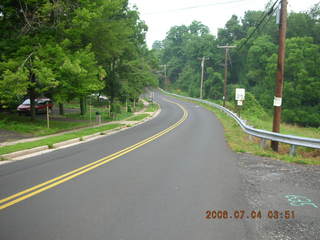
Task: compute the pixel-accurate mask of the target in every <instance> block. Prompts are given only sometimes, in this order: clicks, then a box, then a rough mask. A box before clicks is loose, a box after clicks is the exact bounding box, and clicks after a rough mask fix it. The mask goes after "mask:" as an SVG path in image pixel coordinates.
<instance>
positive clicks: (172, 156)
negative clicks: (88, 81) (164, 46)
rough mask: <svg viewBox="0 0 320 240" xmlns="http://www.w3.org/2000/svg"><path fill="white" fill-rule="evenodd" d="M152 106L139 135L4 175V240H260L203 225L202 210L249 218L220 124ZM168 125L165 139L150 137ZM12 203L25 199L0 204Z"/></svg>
mask: <svg viewBox="0 0 320 240" xmlns="http://www.w3.org/2000/svg"><path fill="white" fill-rule="evenodd" d="M165 99H170V100H171V101H174V102H179V103H180V104H181V106H182V107H183V108H184V109H185V110H186V111H187V112H188V116H187V118H186V120H185V121H183V122H182V121H181V122H180V123H181V124H180V125H174V124H175V123H176V122H178V121H179V120H181V118H182V120H183V116H184V112H183V110H182V108H181V107H180V106H178V105H176V104H174V103H172V102H168V101H165ZM156 101H157V102H159V103H160V105H161V108H162V111H161V113H160V115H159V116H158V117H157V118H155V119H153V120H151V121H149V122H147V123H145V124H143V125H139V126H136V127H134V128H131V129H129V130H127V131H123V132H119V133H117V134H115V135H111V136H107V137H105V138H102V139H98V140H95V141H91V142H88V143H84V144H80V145H77V146H73V147H70V148H67V149H61V150H57V151H54V152H51V153H49V154H46V155H42V156H38V157H33V158H29V159H25V160H23V161H20V162H15V163H11V164H7V165H3V166H1V168H0V209H1V207H2V208H3V209H2V210H0V239H1V240H2V239H4V240H7V239H8V240H9V239H10V240H18V239H23V240H28V239H30V240H31V239H32V240H35V239H41V240H42V239H46V240H62V239H68V240H73V239H77V240H81V239H83V240H89V239H90V240H95V239H99V240H100V239H110V240H151V239H152V240H158V239H159V240H165V239H168V240H171V239H190V240H194V239H201V240H202V239H203V240H206V239H217V240H220V239H227V240H231V239H237V240H242V239H261V238H260V237H259V236H257V233H259V231H257V225H256V223H255V221H256V220H252V219H247V218H246V217H244V218H243V219H241V220H240V219H234V218H232V219H231V218H228V219H225V220H221V219H219V220H218V219H216V220H212V219H211V220H208V219H206V218H205V217H206V211H207V210H217V211H218V210H228V211H229V216H230V217H232V216H233V217H234V215H233V213H234V212H233V211H234V210H245V211H246V214H247V213H249V212H251V211H252V210H254V209H252V206H253V205H252V204H251V203H250V201H252V199H250V198H249V197H248V192H247V190H246V188H244V182H245V183H246V184H247V179H245V178H244V177H243V172H241V171H239V164H238V156H237V155H236V154H235V153H233V152H232V151H231V150H230V149H229V148H228V146H227V144H226V142H225V140H224V134H223V128H222V126H221V125H220V123H219V122H218V120H217V119H216V118H215V117H214V115H213V114H212V113H211V112H208V111H207V110H204V109H203V108H201V107H198V106H196V105H194V104H192V103H183V102H180V101H178V100H176V99H173V98H170V97H164V96H163V95H160V94H157V95H156ZM172 125H174V127H175V128H174V129H173V128H172V130H171V131H170V132H168V133H166V134H163V135H161V136H160V135H155V134H157V133H159V132H161V131H163V130H164V129H167V128H168V127H170V126H172ZM150 136H155V137H154V138H152V139H150V142H148V143H146V142H142V144H141V147H139V148H137V149H134V150H132V149H131V148H129V150H128V153H127V154H125V155H122V156H120V157H118V158H116V159H114V160H113V161H110V158H108V159H109V160H108V159H106V161H107V163H105V164H101V166H99V167H96V168H94V169H92V170H90V171H89V170H88V171H87V172H85V173H83V174H79V176H75V177H74V178H72V177H71V178H70V179H69V180H68V176H74V175H75V173H72V174H73V175H68V176H65V177H63V178H61V179H55V180H54V181H52V182H50V183H46V184H45V185H44V186H39V188H37V189H31V190H30V192H28V193H27V192H25V193H21V191H23V190H25V189H30V187H32V186H35V185H37V184H40V183H43V182H46V181H48V180H49V181H50V179H53V178H55V177H57V176H61V175H63V174H66V173H67V174H68V173H69V172H70V171H72V170H74V169H78V168H81V167H82V166H84V165H86V164H90V163H92V164H93V165H91V166H96V165H95V164H96V163H94V162H95V161H97V160H99V159H101V158H103V157H105V156H109V155H110V154H113V153H115V152H118V151H120V150H122V149H124V148H127V147H130V146H132V145H134V144H135V143H137V142H139V141H143V140H144V139H147V138H149V137H150ZM151 140H152V141H151ZM139 146H140V145H139ZM137 147H138V146H137ZM130 150H132V151H130ZM111 160H112V158H111ZM86 169H89V167H87V168H86ZM80 171H81V170H78V172H76V173H81V172H80ZM60 182H61V184H60ZM55 183H56V186H53V187H52V188H51V187H48V186H50V184H53V185H54V184H55ZM251 184H253V183H251ZM46 187H47V188H48V189H46ZM39 189H40V190H41V189H42V190H43V191H42V190H41V191H39V193H37V192H36V191H37V190H39ZM44 190H45V191H44ZM15 193H21V195H20V196H16V197H13V198H12V199H9V200H7V201H6V202H1V199H3V198H6V197H8V196H12V195H13V194H15ZM30 193H31V194H34V195H33V196H30V197H28V194H30ZM24 198H25V199H24ZM17 199H18V200H19V201H17V202H16V203H15V200H17ZM20 200H21V201H20ZM7 203H10V204H9V205H10V206H8V207H3V206H6V205H5V204H7ZM245 216H247V215H245ZM263 217H266V216H263ZM259 234H260V233H259ZM264 239H265V238H264ZM279 239H280V238H279ZM290 239H291V238H290Z"/></svg>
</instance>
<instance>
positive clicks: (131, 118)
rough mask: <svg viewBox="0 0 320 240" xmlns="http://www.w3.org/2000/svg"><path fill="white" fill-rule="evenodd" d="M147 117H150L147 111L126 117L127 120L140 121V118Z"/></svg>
mask: <svg viewBox="0 0 320 240" xmlns="http://www.w3.org/2000/svg"><path fill="white" fill-rule="evenodd" d="M147 117H150V115H149V114H148V113H143V114H138V115H135V116H133V117H130V118H128V119H127V121H141V120H142V119H145V118H147Z"/></svg>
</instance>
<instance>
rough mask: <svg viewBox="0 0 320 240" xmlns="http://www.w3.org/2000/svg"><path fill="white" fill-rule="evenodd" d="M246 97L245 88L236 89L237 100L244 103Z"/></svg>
mask: <svg viewBox="0 0 320 240" xmlns="http://www.w3.org/2000/svg"><path fill="white" fill-rule="evenodd" d="M245 95H246V90H245V89H244V88H236V100H237V101H243V100H244V98H245Z"/></svg>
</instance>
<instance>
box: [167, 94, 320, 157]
mask: <svg viewBox="0 0 320 240" xmlns="http://www.w3.org/2000/svg"><path fill="white" fill-rule="evenodd" d="M162 91H163V92H165V93H167V94H169V95H172V96H176V97H182V98H185V99H189V100H192V101H197V102H202V103H205V104H208V105H210V106H213V107H215V108H218V109H220V110H222V111H224V112H225V113H226V114H228V115H229V116H230V117H232V118H233V119H234V120H236V122H237V123H238V124H239V126H240V127H241V128H242V130H243V131H244V132H246V133H247V134H249V135H252V136H255V137H258V138H261V145H262V146H264V145H265V142H266V140H272V141H277V142H282V143H287V144H290V145H291V148H290V153H289V154H290V155H295V153H296V146H303V147H309V148H317V149H320V139H317V138H306V137H299V136H294V135H287V134H280V133H274V132H270V131H266V130H262V129H256V128H253V127H252V126H249V125H247V124H246V121H245V120H243V119H241V118H240V117H239V116H237V114H235V113H234V112H232V111H230V110H229V109H227V108H225V107H222V106H220V105H218V104H215V103H212V102H209V101H206V100H202V99H198V98H192V97H185V96H181V95H178V94H173V93H169V92H166V91H164V90H162Z"/></svg>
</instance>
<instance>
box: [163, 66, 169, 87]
mask: <svg viewBox="0 0 320 240" xmlns="http://www.w3.org/2000/svg"><path fill="white" fill-rule="evenodd" d="M161 66H162V67H163V68H164V86H167V85H168V84H169V83H168V81H167V66H168V65H167V64H163V65H161Z"/></svg>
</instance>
